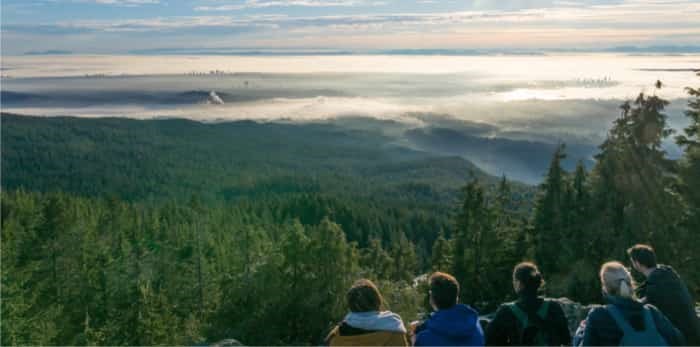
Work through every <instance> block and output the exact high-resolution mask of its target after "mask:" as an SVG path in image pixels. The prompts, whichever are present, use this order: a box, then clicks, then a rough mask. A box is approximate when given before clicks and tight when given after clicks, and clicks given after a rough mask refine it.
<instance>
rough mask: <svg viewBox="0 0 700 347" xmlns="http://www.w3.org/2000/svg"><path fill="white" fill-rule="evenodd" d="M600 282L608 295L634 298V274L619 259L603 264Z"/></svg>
mask: <svg viewBox="0 0 700 347" xmlns="http://www.w3.org/2000/svg"><path fill="white" fill-rule="evenodd" d="M600 282H601V285H602V287H603V292H605V293H606V294H608V295H613V296H620V297H623V298H632V297H633V296H634V290H633V288H632V276H631V275H630V273H629V271H627V268H625V266H624V265H622V264H621V263H619V262H617V261H611V262H607V263H605V264H603V266H602V267H601V268H600Z"/></svg>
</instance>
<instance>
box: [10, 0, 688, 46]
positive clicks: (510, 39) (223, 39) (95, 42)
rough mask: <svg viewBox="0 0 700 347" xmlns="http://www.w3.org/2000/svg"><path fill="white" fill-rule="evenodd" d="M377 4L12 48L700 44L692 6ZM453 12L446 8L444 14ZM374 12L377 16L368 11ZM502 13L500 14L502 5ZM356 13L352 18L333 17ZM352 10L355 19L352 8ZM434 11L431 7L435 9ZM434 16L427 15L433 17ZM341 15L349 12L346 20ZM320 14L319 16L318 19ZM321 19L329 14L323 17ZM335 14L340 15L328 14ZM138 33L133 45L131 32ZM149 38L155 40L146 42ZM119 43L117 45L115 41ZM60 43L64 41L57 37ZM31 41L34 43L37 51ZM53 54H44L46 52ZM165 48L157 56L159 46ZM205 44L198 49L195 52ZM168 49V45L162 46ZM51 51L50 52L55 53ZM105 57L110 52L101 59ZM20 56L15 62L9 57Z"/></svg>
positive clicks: (147, 22) (20, 27)
mask: <svg viewBox="0 0 700 347" xmlns="http://www.w3.org/2000/svg"><path fill="white" fill-rule="evenodd" d="M81 1H90V2H92V3H97V2H101V3H110V4H129V3H131V4H132V5H135V4H145V3H150V2H151V1H156V0H81ZM384 3H390V2H388V1H387V2H377V1H369V0H327V1H321V0H286V1H285V0H247V1H241V2H236V3H233V2H224V1H214V0H209V1H208V2H204V3H202V2H200V3H199V4H202V6H199V7H198V10H199V11H200V12H217V11H218V12H225V11H235V10H236V9H244V8H258V9H263V8H265V9H275V8H280V7H282V8H285V9H286V8H289V7H295V6H297V7H307V8H314V11H313V12H310V10H309V11H307V10H306V9H304V10H303V12H302V10H297V11H296V12H295V11H291V10H289V11H291V12H285V10H284V9H281V10H280V11H281V12H280V13H277V14H274V13H273V14H269V11H266V12H265V13H266V14H261V13H258V12H252V13H251V12H243V13H237V14H236V15H223V13H221V15H179V16H165V15H162V16H156V17H150V18H149V17H144V18H138V19H134V18H130V19H90V20H86V19H75V20H59V21H56V22H53V23H41V22H40V23H36V22H32V23H27V24H22V23H17V22H13V23H10V24H3V26H2V31H3V49H4V50H7V49H9V52H14V53H16V52H17V51H18V50H19V49H13V48H14V46H17V47H22V50H21V51H20V52H24V51H28V50H46V49H66V50H72V51H76V52H80V51H81V49H80V48H79V47H75V46H79V45H82V47H89V48H90V49H92V50H93V51H90V53H95V52H118V51H119V50H118V49H119V48H120V45H115V44H106V42H107V41H112V42H115V41H121V42H122V44H121V45H123V47H121V52H128V51H132V50H138V49H144V48H163V47H177V46H178V45H185V46H181V47H190V48H194V47H198V48H215V47H283V48H313V47H326V48H339V49H379V48H393V49H400V48H411V49H425V48H453V49H457V48H460V49H465V48H469V49H489V48H511V49H512V48H515V49H538V48H576V49H587V48H601V45H605V46H608V47H610V46H618V45H637V46H650V45H691V44H697V37H700V24H698V23H700V2H698V1H692V0H625V1H622V2H620V1H602V0H598V1H592V0H580V1H572V0H553V1H544V0H543V1H537V0H533V1H505V2H499V4H501V5H502V6H504V7H507V8H509V7H512V8H515V9H508V10H494V9H480V8H486V7H487V5H488V4H487V3H491V4H492V5H493V4H494V2H486V1H472V2H471V3H470V7H471V8H475V9H472V10H468V11H464V10H462V11H446V10H445V9H444V7H440V6H438V5H435V9H434V10H433V11H431V12H421V11H415V12H401V11H394V12H391V10H392V9H395V8H396V9H405V8H406V7H400V6H399V5H395V6H394V5H393V4H392V5H387V6H384V7H382V8H381V10H379V9H377V10H373V8H372V7H371V6H378V4H384ZM444 4H445V3H441V5H444ZM368 6H369V7H368ZM499 6H500V5H499ZM331 7H336V8H343V9H348V11H349V12H350V13H343V11H340V10H337V11H332V10H330V9H329V8H331ZM351 7H352V8H353V9H352V10H350V9H349V8H351ZM431 7H432V5H431ZM424 10H425V9H424ZM338 12H340V13H338ZM308 13H313V14H314V15H309V14H308ZM319 13H320V14H319ZM329 13H336V14H329ZM130 32H132V33H134V34H133V36H129V35H128V33H130ZM138 33H143V34H144V35H146V34H147V35H150V37H148V38H146V37H144V35H137V34H138ZM117 34H118V35H120V36H110V35H117ZM56 35H59V36H61V39H62V40H61V42H60V45H62V46H61V47H58V45H59V42H58V41H56V40H55V38H50V36H56ZM27 41H31V42H33V43H32V44H31V47H29V46H28V45H30V44H29V43H27ZM42 42H43V43H44V45H41V46H40V44H41V43H42ZM154 42H156V44H155V45H156V47H154ZM193 42H197V46H193V44H192V43H193ZM158 43H160V46H158ZM47 44H48V45H47ZM100 49H102V50H100ZM10 54H12V53H10Z"/></svg>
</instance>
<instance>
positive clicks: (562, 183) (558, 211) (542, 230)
mask: <svg viewBox="0 0 700 347" xmlns="http://www.w3.org/2000/svg"><path fill="white" fill-rule="evenodd" d="M565 150H566V146H565V145H563V144H562V145H559V147H557V149H556V151H555V152H554V155H553V156H552V161H551V162H550V165H549V171H548V172H547V176H546V177H545V180H544V182H543V183H542V185H541V186H540V195H539V196H538V197H537V200H536V201H535V210H534V212H533V214H534V217H533V221H532V232H533V243H534V246H535V259H536V261H537V264H538V265H539V266H540V268H541V269H542V271H543V272H544V273H545V274H549V273H555V272H557V271H558V270H559V267H560V265H561V264H562V263H565V262H562V259H561V257H562V256H564V257H566V255H565V254H562V247H561V245H562V242H563V241H564V239H565V238H564V236H565V235H566V232H567V230H566V228H567V223H566V213H567V211H566V206H565V202H566V192H567V182H566V175H567V173H566V172H565V171H564V169H563V168H562V166H561V162H562V160H564V158H566V154H565Z"/></svg>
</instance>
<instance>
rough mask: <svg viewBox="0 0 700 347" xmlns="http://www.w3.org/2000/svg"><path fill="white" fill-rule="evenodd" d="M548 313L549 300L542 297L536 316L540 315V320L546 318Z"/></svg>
mask: <svg viewBox="0 0 700 347" xmlns="http://www.w3.org/2000/svg"><path fill="white" fill-rule="evenodd" d="M548 314H549V300H547V299H544V301H543V302H542V305H540V308H539V309H538V310H537V316H538V317H540V319H541V320H547V315H548Z"/></svg>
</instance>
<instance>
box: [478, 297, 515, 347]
mask: <svg viewBox="0 0 700 347" xmlns="http://www.w3.org/2000/svg"><path fill="white" fill-rule="evenodd" d="M511 316H512V315H510V313H509V311H508V309H507V308H506V307H505V306H501V307H500V308H499V309H498V311H496V316H495V317H494V318H493V320H492V321H491V322H490V323H489V325H488V327H486V336H485V338H486V345H487V346H510V345H511V344H512V342H511V341H510V339H509V338H508V333H509V332H510V331H512V329H513V328H512V327H511V326H510V325H511V324H510V323H509V322H510V321H511V320H512V317H511Z"/></svg>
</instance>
